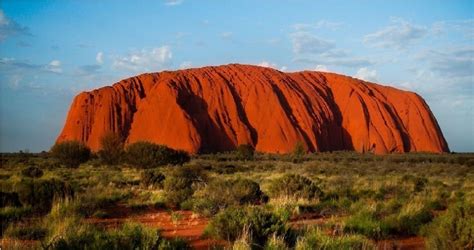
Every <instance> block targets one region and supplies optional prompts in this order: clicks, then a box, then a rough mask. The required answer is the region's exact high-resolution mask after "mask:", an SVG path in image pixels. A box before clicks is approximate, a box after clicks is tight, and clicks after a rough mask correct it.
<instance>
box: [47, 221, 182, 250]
mask: <svg viewBox="0 0 474 250" xmlns="http://www.w3.org/2000/svg"><path fill="white" fill-rule="evenodd" d="M57 236H59V237H53V238H52V239H51V241H50V242H49V243H47V244H45V245H47V248H50V249H189V246H188V245H187V244H186V242H184V241H183V240H179V239H175V240H166V239H164V238H163V237H161V236H160V235H159V233H158V231H157V230H156V229H151V228H146V227H144V226H142V225H140V224H131V223H126V224H124V225H123V226H122V227H121V228H118V229H113V230H104V229H101V228H97V227H94V226H92V225H88V224H82V223H79V224H78V225H71V224H69V225H67V227H66V228H64V229H63V231H62V232H61V234H59V235H57Z"/></svg>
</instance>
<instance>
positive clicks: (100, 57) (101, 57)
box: [95, 51, 104, 64]
mask: <svg viewBox="0 0 474 250" xmlns="http://www.w3.org/2000/svg"><path fill="white" fill-rule="evenodd" d="M95 61H96V62H97V63H98V64H103V63H104V53H103V52H102V51H100V52H99V53H97V55H96V56H95Z"/></svg>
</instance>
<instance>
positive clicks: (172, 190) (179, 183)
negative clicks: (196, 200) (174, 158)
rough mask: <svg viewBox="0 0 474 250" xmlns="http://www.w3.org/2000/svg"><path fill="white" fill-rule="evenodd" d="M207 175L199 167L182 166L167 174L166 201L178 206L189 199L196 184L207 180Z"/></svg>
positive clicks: (165, 183)
mask: <svg viewBox="0 0 474 250" xmlns="http://www.w3.org/2000/svg"><path fill="white" fill-rule="evenodd" d="M206 178H207V177H206V175H205V174H204V172H203V171H202V169H201V168H199V167H192V166H190V167H181V168H177V169H174V170H173V171H172V172H171V173H170V174H169V175H167V176H166V178H165V181H164V183H163V189H164V191H165V200H166V203H167V204H168V205H170V206H172V207H176V206H178V205H179V204H181V203H182V202H183V201H185V200H187V199H189V198H190V197H191V196H192V195H193V194H194V190H195V189H196V185H197V184H199V183H204V182H205V181H206Z"/></svg>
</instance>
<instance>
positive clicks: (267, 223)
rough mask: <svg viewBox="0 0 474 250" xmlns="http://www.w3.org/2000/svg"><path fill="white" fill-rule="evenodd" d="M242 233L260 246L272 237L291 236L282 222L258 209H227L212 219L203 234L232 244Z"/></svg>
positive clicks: (271, 214)
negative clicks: (245, 233) (246, 234)
mask: <svg viewBox="0 0 474 250" xmlns="http://www.w3.org/2000/svg"><path fill="white" fill-rule="evenodd" d="M244 231H248V232H249V235H250V237H251V242H252V243H254V244H257V245H260V246H263V245H264V244H265V242H266V241H267V239H268V238H269V237H270V236H272V235H275V236H277V237H278V236H281V237H284V238H286V239H288V238H289V236H290V235H291V231H290V230H289V229H288V228H287V227H286V225H285V223H284V222H283V221H281V220H280V219H279V218H278V217H277V216H276V215H274V214H273V213H270V212H267V211H265V210H263V209H262V208H260V207H248V208H247V209H242V208H236V207H229V208H227V209H225V210H223V211H221V212H219V213H218V214H217V215H216V216H215V217H213V218H212V220H211V222H210V223H209V225H208V226H207V228H206V231H205V233H206V234H207V235H210V236H214V237H216V238H218V239H222V240H228V241H232V242H233V241H235V240H236V239H238V238H239V237H241V236H242V233H243V232H244Z"/></svg>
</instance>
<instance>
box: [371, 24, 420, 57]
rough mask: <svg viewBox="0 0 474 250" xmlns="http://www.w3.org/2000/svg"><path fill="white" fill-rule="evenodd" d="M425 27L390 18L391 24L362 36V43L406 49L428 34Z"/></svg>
mask: <svg viewBox="0 0 474 250" xmlns="http://www.w3.org/2000/svg"><path fill="white" fill-rule="evenodd" d="M428 32H429V30H428V28H426V27H423V26H418V25H414V24H411V23H409V22H407V21H405V20H403V19H398V18H392V20H391V25H389V26H387V27H385V28H383V29H381V30H379V31H376V32H374V33H371V34H368V35H366V36H364V43H365V44H367V45H368V46H371V47H379V48H393V49H406V48H407V47H408V46H410V45H412V44H414V43H416V42H417V41H419V40H420V39H422V38H424V37H425V36H426V35H427V34H428Z"/></svg>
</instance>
